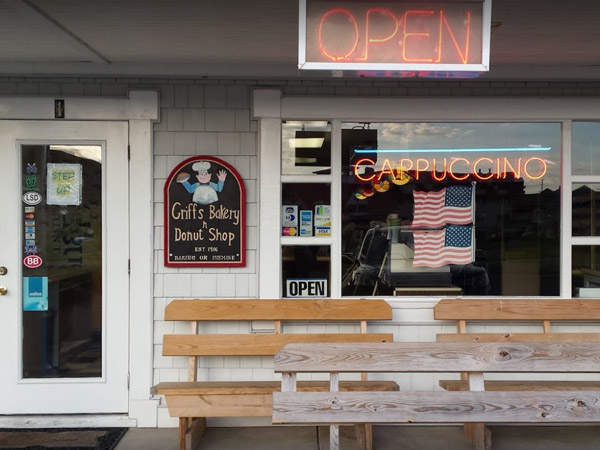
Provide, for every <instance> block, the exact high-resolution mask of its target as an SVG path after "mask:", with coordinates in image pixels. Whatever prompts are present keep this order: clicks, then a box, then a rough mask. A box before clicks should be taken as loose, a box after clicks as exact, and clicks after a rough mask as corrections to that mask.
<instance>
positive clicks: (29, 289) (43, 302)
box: [23, 277, 48, 311]
mask: <svg viewBox="0 0 600 450" xmlns="http://www.w3.org/2000/svg"><path fill="white" fill-rule="evenodd" d="M23 311H48V277H23Z"/></svg>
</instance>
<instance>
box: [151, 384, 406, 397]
mask: <svg viewBox="0 0 600 450" xmlns="http://www.w3.org/2000/svg"><path fill="white" fill-rule="evenodd" d="M297 389H298V390H299V391H307V390H309V391H321V392H327V391H329V381H298V382H297ZM280 390H281V382H279V381H196V382H185V381H166V382H163V383H159V384H157V385H156V386H153V387H152V390H151V392H152V395H166V396H169V395H192V396H193V395H208V394H220V395H228V394H229V395H232V394H233V395H244V394H249V395H252V394H269V395H270V394H272V393H273V392H279V391H280ZM340 390H342V391H344V390H349V391H361V390H362V391H367V390H368V391H397V390H398V384H396V383H395V382H394V381H387V380H382V381H366V382H365V381H340Z"/></svg>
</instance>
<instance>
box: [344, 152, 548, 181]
mask: <svg viewBox="0 0 600 450" xmlns="http://www.w3.org/2000/svg"><path fill="white" fill-rule="evenodd" d="M365 165H370V166H374V165H375V161H374V160H373V159H371V158H362V159H360V160H358V161H356V164H355V166H354V176H355V177H356V178H357V179H358V180H360V181H365V182H370V181H373V180H375V181H380V180H381V179H382V178H383V177H389V178H391V179H392V180H396V179H400V178H402V176H403V174H405V173H407V172H409V171H410V173H411V174H412V175H413V177H414V179H415V180H419V178H420V177H421V175H422V174H423V173H428V172H429V173H430V174H431V178H432V179H433V180H435V181H444V180H445V179H446V178H451V179H453V180H456V181H463V180H466V179H468V178H469V177H470V176H474V177H475V178H476V179H478V180H481V181H486V180H492V179H496V180H504V179H506V178H507V177H508V176H509V174H510V175H511V177H514V178H526V179H529V180H539V179H540V178H542V177H543V176H544V175H546V172H547V171H548V163H547V162H546V160H545V159H543V158H540V157H538V156H531V157H527V158H508V157H506V156H501V157H497V158H489V157H487V156H481V157H479V158H476V159H468V158H463V157H456V158H441V159H440V158H437V159H436V158H431V159H427V158H416V159H410V158H401V159H399V160H397V161H391V160H390V159H387V158H386V159H384V160H383V164H382V167H381V169H380V170H379V171H378V172H372V173H369V174H368V175H366V174H360V173H359V172H358V170H359V168H360V167H361V166H362V167H364V166H365Z"/></svg>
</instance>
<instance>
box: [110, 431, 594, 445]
mask: <svg viewBox="0 0 600 450" xmlns="http://www.w3.org/2000/svg"><path fill="white" fill-rule="evenodd" d="M491 430H492V436H493V438H492V447H493V449H494V450H596V449H599V448H600V426H586V425H581V426H564V427H556V426H547V427H546V426H538V427H530V426H515V427H491ZM340 435H341V444H340V447H341V450H355V449H356V444H355V442H354V430H353V428H352V427H343V428H342V430H341V433H340ZM373 446H374V449H375V450H392V449H393V450H399V449H402V450H470V449H472V447H471V445H470V444H469V442H468V441H467V439H466V438H465V436H464V434H463V430H462V428H461V427H456V426H449V427H440V426H376V427H374V429H373ZM177 448H178V446H177V430H176V429H174V428H159V429H154V428H153V429H148V428H132V429H130V430H129V431H128V432H127V433H126V434H125V436H124V437H123V439H122V440H121V441H120V442H119V444H118V445H117V447H116V450H142V449H143V450H177ZM199 448H200V450H328V449H329V430H328V429H327V428H326V427H319V428H318V433H317V427H291V426H290V427H287V426H286V427H244V428H208V429H207V430H206V433H205V434H204V436H203V437H202V441H201V443H200V447H199Z"/></svg>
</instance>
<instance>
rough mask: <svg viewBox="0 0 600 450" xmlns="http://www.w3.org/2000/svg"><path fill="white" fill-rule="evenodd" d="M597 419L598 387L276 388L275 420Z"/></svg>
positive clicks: (599, 412)
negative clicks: (491, 389)
mask: <svg viewBox="0 0 600 450" xmlns="http://www.w3.org/2000/svg"><path fill="white" fill-rule="evenodd" d="M477 422H483V423H536V424H542V423H561V422H562V423H585V422H590V423H597V422H600V391H588V392H578V393H573V392H562V391H555V392H535V393H531V392H448V391H441V392H440V391H433V392H427V391H420V392H386V393H383V392H335V393H322V392H278V393H275V394H273V423H275V424H294V423H297V424H300V423H301V424H307V425H309V424H315V425H316V424H323V425H328V424H357V423H461V424H462V423H477Z"/></svg>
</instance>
